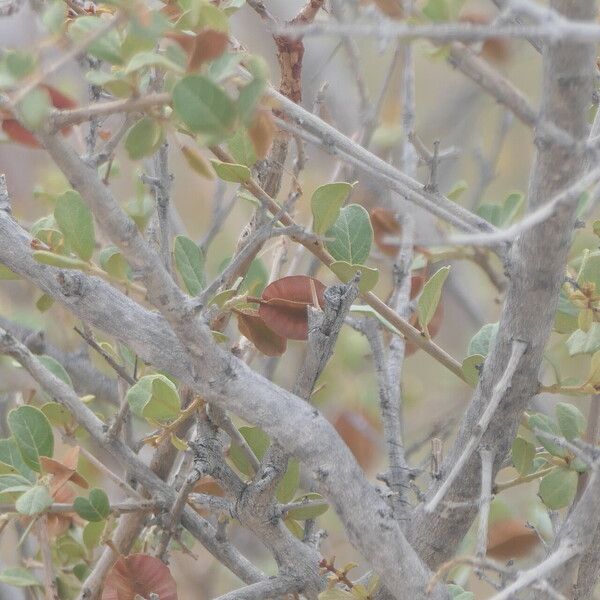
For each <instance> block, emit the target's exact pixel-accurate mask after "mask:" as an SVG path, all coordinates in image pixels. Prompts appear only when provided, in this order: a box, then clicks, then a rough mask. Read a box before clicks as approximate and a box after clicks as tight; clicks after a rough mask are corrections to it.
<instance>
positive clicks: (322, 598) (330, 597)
mask: <svg viewBox="0 0 600 600" xmlns="http://www.w3.org/2000/svg"><path fill="white" fill-rule="evenodd" d="M318 600H356V597H355V596H354V594H352V593H351V592H347V591H346V590H342V589H340V588H331V589H330V590H325V591H324V592H321V593H320V594H319V596H318Z"/></svg>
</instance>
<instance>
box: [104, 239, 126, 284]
mask: <svg viewBox="0 0 600 600" xmlns="http://www.w3.org/2000/svg"><path fill="white" fill-rule="evenodd" d="M98 260H99V262H100V266H101V267H102V268H103V269H104V270H105V271H106V272H107V273H108V274H109V275H110V276H111V277H115V278H117V279H122V280H125V279H127V278H128V277H129V272H130V268H129V264H128V263H127V261H126V260H125V257H124V256H123V254H121V251H120V250H119V249H118V248H117V247H116V246H108V247H107V248H103V249H102V250H101V251H100V254H99V255H98Z"/></svg>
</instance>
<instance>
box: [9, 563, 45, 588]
mask: <svg viewBox="0 0 600 600" xmlns="http://www.w3.org/2000/svg"><path fill="white" fill-rule="evenodd" d="M0 583H5V584H6V585H12V586H14V587H33V586H39V587H42V583H41V582H40V581H39V580H38V579H36V578H35V577H34V576H33V574H32V573H31V571H30V570H29V569H24V568H23V567H10V568H9V569H4V571H2V572H1V573H0Z"/></svg>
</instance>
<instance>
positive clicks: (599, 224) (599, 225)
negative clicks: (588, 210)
mask: <svg viewBox="0 0 600 600" xmlns="http://www.w3.org/2000/svg"><path fill="white" fill-rule="evenodd" d="M592 231H593V232H594V234H595V235H597V236H598V237H600V219H596V220H595V221H594V222H593V223H592Z"/></svg>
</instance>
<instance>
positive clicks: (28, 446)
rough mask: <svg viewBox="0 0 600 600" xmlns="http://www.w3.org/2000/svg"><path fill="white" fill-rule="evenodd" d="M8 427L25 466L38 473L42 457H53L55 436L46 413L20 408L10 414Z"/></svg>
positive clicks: (37, 409)
mask: <svg viewBox="0 0 600 600" xmlns="http://www.w3.org/2000/svg"><path fill="white" fill-rule="evenodd" d="M8 427H9V428H10V431H11V433H12V434H13V437H14V440H15V442H16V443H17V446H18V447H19V451H20V452H21V456H22V457H23V461H24V462H25V464H26V465H27V466H28V467H29V468H30V469H33V470H34V471H37V472H38V473H39V472H40V470H41V465H40V456H49V457H52V454H53V452H54V435H53V434H52V427H51V426H50V423H49V422H48V419H47V418H46V416H45V415H44V413H43V412H42V411H41V410H40V409H39V408H35V407H33V406H19V408H15V409H13V410H11V411H10V412H9V413H8Z"/></svg>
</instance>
